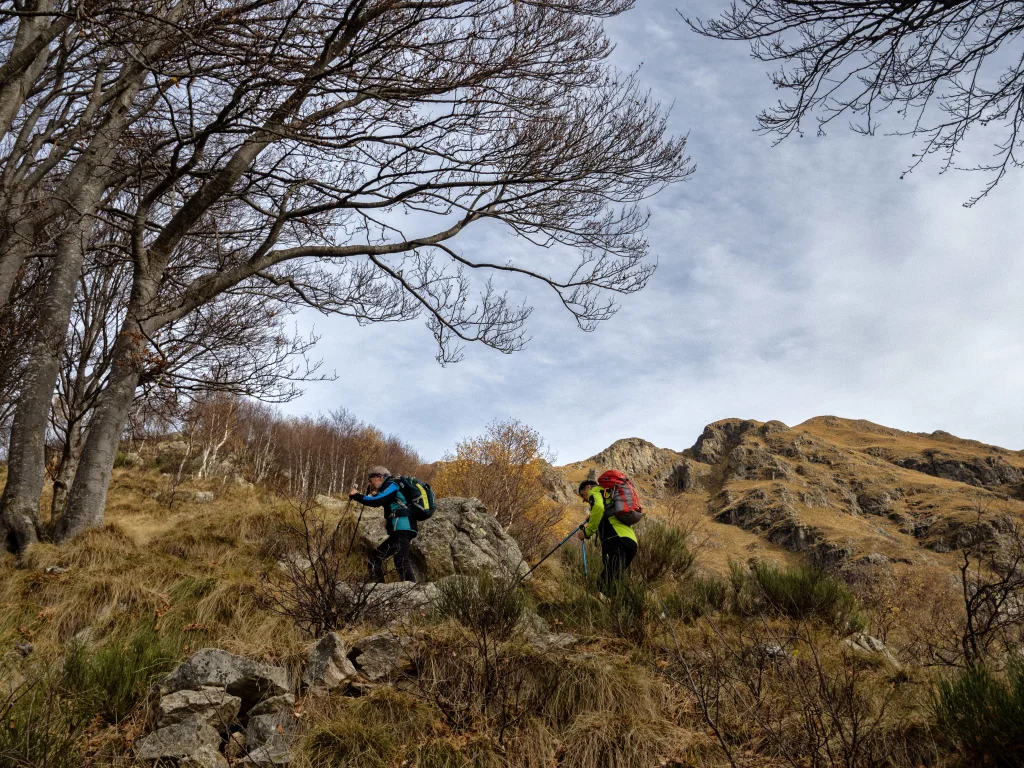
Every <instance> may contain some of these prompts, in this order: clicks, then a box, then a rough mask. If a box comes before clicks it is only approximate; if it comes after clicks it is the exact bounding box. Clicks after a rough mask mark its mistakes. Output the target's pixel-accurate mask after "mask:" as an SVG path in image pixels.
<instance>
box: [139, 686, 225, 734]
mask: <svg viewBox="0 0 1024 768" xmlns="http://www.w3.org/2000/svg"><path fill="white" fill-rule="evenodd" d="M241 707H242V700H241V699H240V698H238V697H237V696H232V695H231V694H230V693H228V692H227V691H225V690H224V689H223V688H213V687H210V686H206V687H203V688H200V689H199V690H198V691H188V690H186V691H175V692H174V693H170V694H168V695H167V696H163V697H161V699H160V701H159V703H158V704H157V712H156V715H157V725H158V726H159V727H161V728H162V727H165V726H168V725H175V724H177V723H182V722H184V721H186V720H189V719H191V718H193V717H198V718H199V719H201V720H202V721H203V722H205V723H206V724H207V725H209V726H211V727H213V728H216V729H217V730H218V731H220V732H221V733H226V732H227V731H228V730H229V729H230V728H231V726H232V725H233V724H234V723H235V720H236V719H237V718H238V712H239V710H240V709H241Z"/></svg>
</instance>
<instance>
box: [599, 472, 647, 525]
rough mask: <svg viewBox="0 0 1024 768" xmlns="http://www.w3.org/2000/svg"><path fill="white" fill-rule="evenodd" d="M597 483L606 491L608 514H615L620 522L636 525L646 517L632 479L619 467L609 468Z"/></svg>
mask: <svg viewBox="0 0 1024 768" xmlns="http://www.w3.org/2000/svg"><path fill="white" fill-rule="evenodd" d="M597 484H598V485H600V486H601V487H602V488H603V489H604V491H605V498H606V499H607V500H608V503H606V504H605V510H606V511H607V514H610V515H615V517H616V518H618V520H619V522H620V523H623V524H625V525H636V524H637V523H639V522H640V521H641V520H643V518H644V510H643V507H642V506H641V505H640V494H639V493H637V490H636V486H635V485H633V483H632V481H631V480H630V479H629V478H628V477H626V476H625V475H624V474H622V473H621V472H619V471H618V470H617V469H609V470H608V471H607V472H605V473H604V474H603V475H601V476H600V477H599V478H597Z"/></svg>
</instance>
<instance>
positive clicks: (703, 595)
mask: <svg viewBox="0 0 1024 768" xmlns="http://www.w3.org/2000/svg"><path fill="white" fill-rule="evenodd" d="M728 601H729V585H728V584H727V583H726V582H724V581H722V580H721V579H719V578H717V577H715V576H701V575H694V576H691V577H690V578H688V579H686V581H684V582H683V583H682V584H679V585H677V586H676V587H675V588H674V589H673V590H672V591H671V592H669V593H668V594H666V595H665V596H664V598H663V600H662V603H663V605H664V608H665V612H666V614H667V615H668V616H670V617H671V618H674V619H682V620H683V621H693V620H694V619H697V618H699V617H701V616H706V615H708V614H710V613H715V612H720V611H723V610H725V606H726V603H728Z"/></svg>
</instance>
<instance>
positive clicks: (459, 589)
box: [434, 573, 527, 642]
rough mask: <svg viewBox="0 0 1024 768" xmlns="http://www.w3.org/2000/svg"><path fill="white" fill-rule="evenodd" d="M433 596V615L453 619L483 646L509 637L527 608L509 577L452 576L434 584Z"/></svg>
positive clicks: (488, 575)
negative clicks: (488, 642)
mask: <svg viewBox="0 0 1024 768" xmlns="http://www.w3.org/2000/svg"><path fill="white" fill-rule="evenodd" d="M437 592H438V596H437V601H436V603H435V606H434V612H435V614H436V615H437V616H438V617H440V618H448V619H454V620H455V621H457V622H458V623H459V624H461V625H462V626H463V627H465V628H466V629H468V630H469V631H470V632H471V633H473V635H474V636H475V637H476V638H478V639H480V640H481V641H483V642H487V641H488V640H489V639H490V640H492V641H493V640H505V639H508V638H509V637H511V636H512V635H513V634H514V633H515V631H516V628H517V627H518V626H519V622H520V620H521V619H522V618H523V614H524V613H525V611H526V608H527V605H526V597H525V595H524V594H523V592H522V590H521V589H520V586H519V583H518V580H516V579H514V578H512V577H500V576H499V577H495V576H493V575H491V574H489V573H484V574H481V575H480V576H477V577H472V576H452V577H450V578H447V579H444V580H443V581H440V582H438V584H437Z"/></svg>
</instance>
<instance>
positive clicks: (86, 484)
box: [54, 315, 144, 542]
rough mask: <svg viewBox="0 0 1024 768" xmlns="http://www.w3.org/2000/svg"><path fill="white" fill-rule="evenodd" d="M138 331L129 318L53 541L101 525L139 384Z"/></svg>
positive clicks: (119, 338) (118, 344) (66, 538)
mask: <svg viewBox="0 0 1024 768" xmlns="http://www.w3.org/2000/svg"><path fill="white" fill-rule="evenodd" d="M137 328H138V324H137V323H135V322H134V320H133V319H132V316H131V315H129V317H128V318H127V319H126V320H125V325H124V326H123V327H122V330H121V332H120V334H119V335H118V339H117V342H116V344H117V346H116V349H115V352H114V362H113V370H112V371H111V374H110V380H109V381H108V383H107V387H106V389H104V390H103V392H102V393H101V394H100V395H99V397H98V398H97V404H96V411H95V413H93V416H92V420H91V421H90V422H89V433H88V436H87V437H86V440H85V445H84V446H83V448H82V458H81V459H80V461H79V464H78V471H77V472H76V473H75V479H74V482H73V483H72V484H71V491H70V492H69V493H68V499H67V503H66V505H65V507H64V514H63V515H61V517H60V520H58V521H57V525H56V527H55V529H54V539H55V540H56V541H58V542H64V541H67V540H68V539H70V538H72V537H73V536H76V535H78V534H79V533H82V532H83V531H87V530H89V529H90V528H96V527H98V526H101V525H103V513H104V509H105V507H106V503H107V488H108V486H109V485H110V475H111V474H112V473H113V471H114V458H115V457H116V455H117V448H118V445H119V444H120V442H121V433H122V432H123V431H124V425H125V423H126V422H127V420H128V413H129V411H130V410H131V405H132V400H133V399H134V397H135V388H136V387H137V386H138V384H139V375H140V371H139V368H138V364H137V362H136V361H137V360H138V353H139V352H140V351H141V349H139V347H140V342H139V341H138V340H139V339H140V338H144V337H143V336H142V335H141V334H138V333H137V332H136V330H137Z"/></svg>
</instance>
